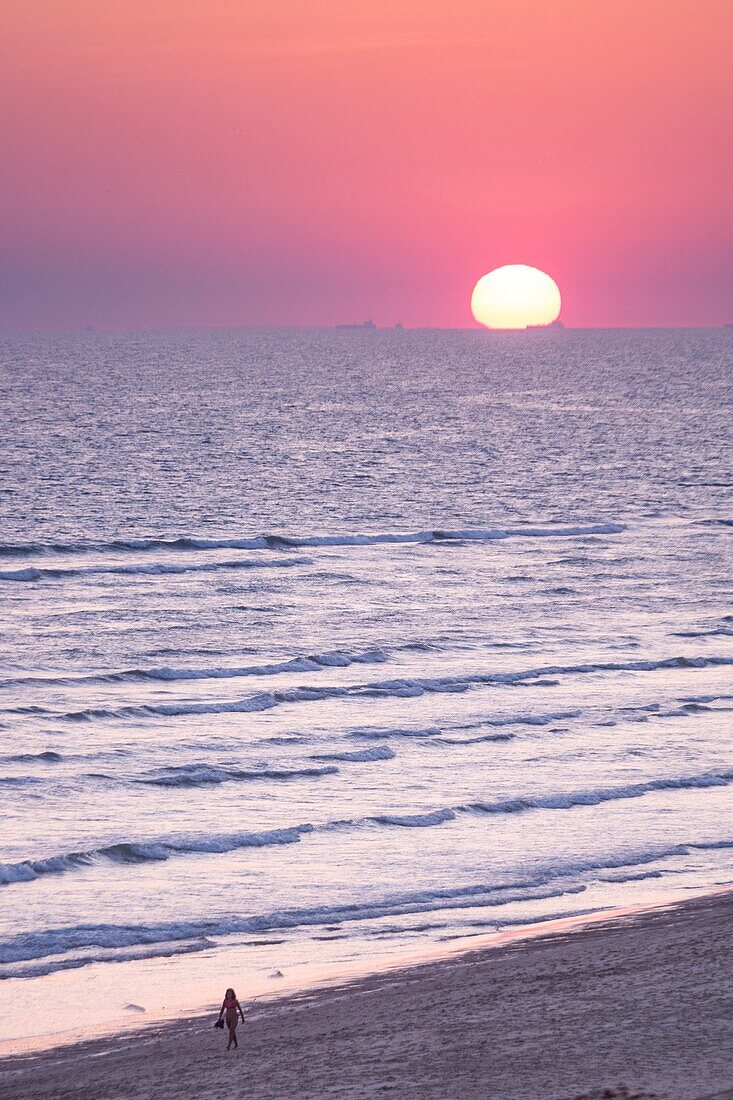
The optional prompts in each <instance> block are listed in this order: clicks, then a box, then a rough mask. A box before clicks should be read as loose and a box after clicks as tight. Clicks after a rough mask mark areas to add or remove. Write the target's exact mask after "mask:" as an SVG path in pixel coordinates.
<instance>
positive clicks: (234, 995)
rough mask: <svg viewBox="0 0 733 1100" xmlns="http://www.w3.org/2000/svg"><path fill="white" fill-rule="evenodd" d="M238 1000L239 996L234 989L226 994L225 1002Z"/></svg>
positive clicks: (228, 990)
mask: <svg viewBox="0 0 733 1100" xmlns="http://www.w3.org/2000/svg"><path fill="white" fill-rule="evenodd" d="M230 994H231V998H230V996H229V995H230ZM236 999H237V994H236V993H235V992H234V990H233V989H227V991H226V993H225V994H224V1000H233V1001H236Z"/></svg>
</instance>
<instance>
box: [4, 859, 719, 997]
mask: <svg viewBox="0 0 733 1100" xmlns="http://www.w3.org/2000/svg"><path fill="white" fill-rule="evenodd" d="M724 847H727V848H730V847H733V840H721V841H712V842H710V843H695V842H693V843H683V844H677V845H673V846H669V847H666V848H665V847H658V848H653V849H646V850H640V851H629V852H625V853H620V854H619V855H616V856H613V855H608V856H601V857H599V858H598V859H590V860H577V861H573V860H567V861H559V862H557V863H554V864H550V865H548V866H547V867H545V868H542V869H539V870H538V871H537V872H536V873H535V874H532V875H529V876H527V877H523V878H519V879H515V880H511V879H510V880H508V881H503V882H502V881H500V882H495V883H485V882H484V883H470V884H467V885H462V886H453V887H443V888H433V889H424V890H417V891H411V892H405V893H402V894H394V895H390V896H387V897H382V898H376V899H374V900H371V901H370V900H367V901H360V902H357V903H353V904H339V905H322V906H314V907H310V908H307V907H306V908H291V909H280V910H275V911H273V912H269V913H260V914H255V915H252V916H242V917H240V916H236V915H232V914H231V912H227V913H225V914H215V915H212V916H211V917H208V918H202V919H199V920H193V921H168V922H161V923H154V924H140V923H138V924H124V925H118V924H78V925H67V926H65V927H62V928H49V929H44V930H39V931H32V932H18V933H14V934H12V935H9V936H7V937H6V938H5V939H3V940H0V966H2V967H3V969H2V970H0V978H11V977H15V978H18V977H35V976H37V975H38V974H39V973H51V972H52V971H53V970H55V969H66V968H68V967H69V966H71V967H76V966H81V965H86V964H89V963H94V962H104V961H123V960H124V959H125V958H132V957H137V958H144V957H148V956H149V955H157V954H159V955H167V954H173V953H175V952H176V951H177V950H178V949H179V948H180V950H181V951H184V952H186V951H197V950H205V949H206V948H208V947H210V946H211V943H210V940H209V938H208V937H217V938H218V937H221V936H228V935H235V934H257V933H263V932H273V931H287V930H297V929H304V928H309V927H311V928H312V927H319V926H323V925H328V926H332V925H334V924H337V925H340V924H349V923H355V922H361V921H371V920H380V919H382V918H385V917H386V918H389V917H398V916H405V915H412V914H419V913H431V912H439V911H441V910H442V911H446V910H456V909H470V908H491V909H493V908H497V909H500V908H501V907H502V906H504V905H508V904H515V903H518V902H523V901H534V900H542V899H548V898H558V897H562V896H565V895H573V894H580V893H583V892H584V891H585V890H586V888H587V883H586V882H584V881H579V880H580V879H581V877H582V876H590V881H593V879H594V878H598V879H601V880H603V879H604V878H608V876H609V875H612V874H614V873H617V877H616V878H615V879H614V881H625V880H626V879H627V878H628V879H629V880H631V879H633V878H634V877H638V876H641V875H644V876H645V877H646V876H652V875H653V876H654V877H656V876H657V874H658V872H657V871H656V870H653V869H651V868H649V865H650V864H653V863H662V862H664V861H665V860H668V859H672V858H674V857H677V856H685V855H689V854H690V853H692V852H696V851H707V850H711V849H715V848H724ZM647 868H648V869H647ZM635 869H638V870H635ZM541 919H542V918H541V917H538V916H535V917H533V918H532V920H533V921H539V920H541ZM521 920H522V918H518V919H515V920H502V919H501V918H500V917H497V919H496V921H493V922H492V923H494V924H495V925H496V927H503V926H506V925H513V924H517V923H521ZM127 952H140V954H135V955H127V954H126V953H127ZM64 956H66V957H64ZM28 964H30V965H28Z"/></svg>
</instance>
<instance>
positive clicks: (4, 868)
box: [0, 824, 313, 886]
mask: <svg viewBox="0 0 733 1100" xmlns="http://www.w3.org/2000/svg"><path fill="white" fill-rule="evenodd" d="M311 832H313V826H312V825H308V824H305V825H295V826H291V827H289V828H284V829H269V830H266V831H265V832H261V833H229V834H226V835H218V836H205V837H177V838H174V839H169V840H153V841H121V842H119V843H118V844H108V845H105V846H104V847H101V848H93V849H91V850H89V851H85V852H67V853H64V854H62V855H57V856H48V857H46V858H44V859H24V860H20V861H19V862H17V863H0V885H5V886H7V885H10V884H11V883H17V882H32V881H34V880H35V879H37V878H40V877H41V876H42V875H57V874H63V873H64V872H67V871H78V870H82V869H83V868H85V867H90V866H92V865H93V864H94V863H96V862H98V861H99V860H100V859H106V860H111V861H112V862H113V863H133V864H134V863H147V862H150V861H163V860H166V859H169V858H170V857H171V856H174V855H183V854H189V855H190V854H193V853H199V854H201V853H215V854H223V853H225V852H232V851H235V850H236V849H238V848H266V847H268V846H270V845H272V844H276V845H279V844H297V842H298V841H299V840H300V838H301V836H303V835H304V834H305V833H311Z"/></svg>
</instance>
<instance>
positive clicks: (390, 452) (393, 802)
mask: <svg viewBox="0 0 733 1100" xmlns="http://www.w3.org/2000/svg"><path fill="white" fill-rule="evenodd" d="M731 347H732V334H731V333H730V332H728V331H723V330H720V331H713V330H709V331H705V330H698V331H689V332H682V331H678V332H671V331H657V332H652V331H637V332H621V331H617V332H598V331H596V332H590V331H588V332H581V331H578V332H572V331H567V332H551V333H550V332H547V333H541V332H537V333H533V332H528V333H516V334H489V333H483V332H432V333H431V332H404V333H399V332H387V331H384V332H364V333H361V332H325V331H324V332H292V331H288V332H264V331H263V332H226V333H185V334H176V335H171V334H165V335H139V336H102V335H94V334H85V335H83V336H66V337H56V338H50V337H42V336H30V337H14V338H12V339H11V338H8V337H5V338H4V339H3V341H2V343H1V344H0V395H1V397H2V406H3V413H4V415H3V417H2V424H0V435H2V453H1V456H0V629H1V630H2V649H1V652H0V798H1V799H2V837H1V838H0V882H2V883H3V886H2V889H0V979H4V980H3V981H2V983H0V990H2V993H3V996H2V998H0V1005H2V1008H1V1009H0V1038H8V1037H11V1036H14V1035H19V1034H22V1033H26V1032H28V1031H32V1030H33V1029H34V1028H37V1027H38V1016H37V1015H36V1013H35V1010H34V1006H35V1007H38V1008H39V1009H40V1008H41V1007H42V1006H43V1005H46V1004H48V1003H55V1004H57V1005H59V1004H60V1005H62V1006H63V1012H62V1013H61V1015H62V1016H63V1019H64V1022H65V1024H66V1025H70V1024H74V1023H84V1022H85V1021H86V1020H87V1019H88V1018H89V1017H90V1012H92V1010H90V1008H89V998H90V995H91V996H92V997H93V998H97V997H98V995H99V994H100V993H101V994H102V996H101V1002H102V1007H101V1008H100V1005H99V1002H98V1001H97V1000H95V1001H94V1004H95V1008H94V1012H95V1013H96V1015H97V1017H98V1015H99V1012H100V1011H101V1012H102V1014H104V1013H107V1014H108V1015H109V1016H110V1017H113V1016H118V1015H120V1014H121V1013H123V1012H124V1009H125V1005H126V1004H127V1002H129V1001H131V1000H134V1001H135V1002H141V1003H142V1005H143V1006H144V1007H147V1008H148V1010H149V1011H151V1012H154V1011H156V1010H157V1009H158V1008H159V1007H160V1006H161V1005H162V1004H164V1003H165V1002H166V996H165V994H164V993H161V989H167V990H170V988H171V986H175V985H177V986H179V987H181V986H186V988H187V989H188V990H196V995H198V992H199V991H200V992H201V995H202V997H204V999H209V1000H210V999H215V997H216V996H217V995H218V993H219V988H218V987H219V986H222V988H223V986H224V985H226V984H230V981H232V980H234V979H233V978H231V977H230V976H231V975H232V974H234V976H235V978H237V979H238V981H237V984H241V985H243V986H246V984H247V981H248V977H247V976H248V975H249V976H251V975H256V976H259V978H260V979H261V981H262V982H263V983H266V982H267V980H269V979H270V976H271V975H272V974H274V973H275V972H276V971H278V970H281V971H283V972H285V973H286V974H292V973H297V972H298V969H299V968H300V967H302V966H303V965H304V964H305V963H306V962H307V963H310V964H312V963H314V962H316V963H320V964H322V965H324V966H325V965H330V964H334V965H336V964H339V963H344V964H345V963H353V962H354V961H359V960H362V961H363V960H365V959H366V960H368V959H369V958H370V957H372V956H374V955H376V954H377V953H380V952H381V953H384V952H387V953H389V952H392V953H394V952H400V951H402V950H404V949H405V948H407V947H409V949H410V950H413V951H414V950H415V948H416V947H419V948H421V947H423V946H425V945H426V944H427V945H432V946H434V945H436V944H439V943H447V942H450V941H451V940H452V939H453V938H455V937H462V936H466V935H472V934H476V933H481V932H486V931H490V930H492V929H495V928H500V927H506V926H512V925H520V924H524V923H529V922H530V921H534V920H538V919H541V918H543V917H551V916H555V915H558V914H566V913H577V912H586V911H594V910H599V909H602V908H603V907H605V906H609V905H615V904H620V903H629V904H630V903H633V902H634V901H637V900H642V899H646V898H649V897H654V898H660V897H666V896H669V895H671V893H672V892H677V893H679V891H680V890H688V889H689V890H698V889H705V888H708V887H709V886H711V885H712V884H715V883H720V882H726V881H730V880H731V879H733V828H732V827H731V822H732V821H733V813H732V812H731V811H732V810H733V797H732V792H733V745H732V744H731V737H730V733H731V717H732V715H733V679H732V677H731V666H732V665H733V607H731V602H730V566H731V555H730V549H729V547H730V537H731V523H732V519H731V491H730V486H731V461H730V460H731V449H730V423H731V407H730V378H731ZM240 975H241V977H240ZM273 980H276V979H273ZM186 983H188V984H187V985H186ZM207 983H208V984H207ZM208 987H212V988H211V995H210V996H208V995H206V994H204V992H203V991H204V990H205V989H206V988H208ZM131 991H132V993H134V994H135V995H134V996H132V993H131ZM173 999H175V998H173ZM168 1000H169V1001H170V1000H171V994H170V992H169V993H168ZM92 1014H93V1013H92ZM43 1018H44V1017H43V1016H42V1017H41V1019H43Z"/></svg>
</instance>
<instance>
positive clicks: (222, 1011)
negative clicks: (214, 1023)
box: [219, 1000, 227, 1019]
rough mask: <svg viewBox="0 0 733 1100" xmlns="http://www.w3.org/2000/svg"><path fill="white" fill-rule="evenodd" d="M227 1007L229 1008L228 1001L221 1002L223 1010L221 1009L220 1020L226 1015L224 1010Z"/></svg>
mask: <svg viewBox="0 0 733 1100" xmlns="http://www.w3.org/2000/svg"><path fill="white" fill-rule="evenodd" d="M226 1006H227V1003H226V1000H223V1001H222V1002H221V1008H220V1009H219V1019H221V1018H222V1016H223V1015H224V1009H225V1008H226Z"/></svg>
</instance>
